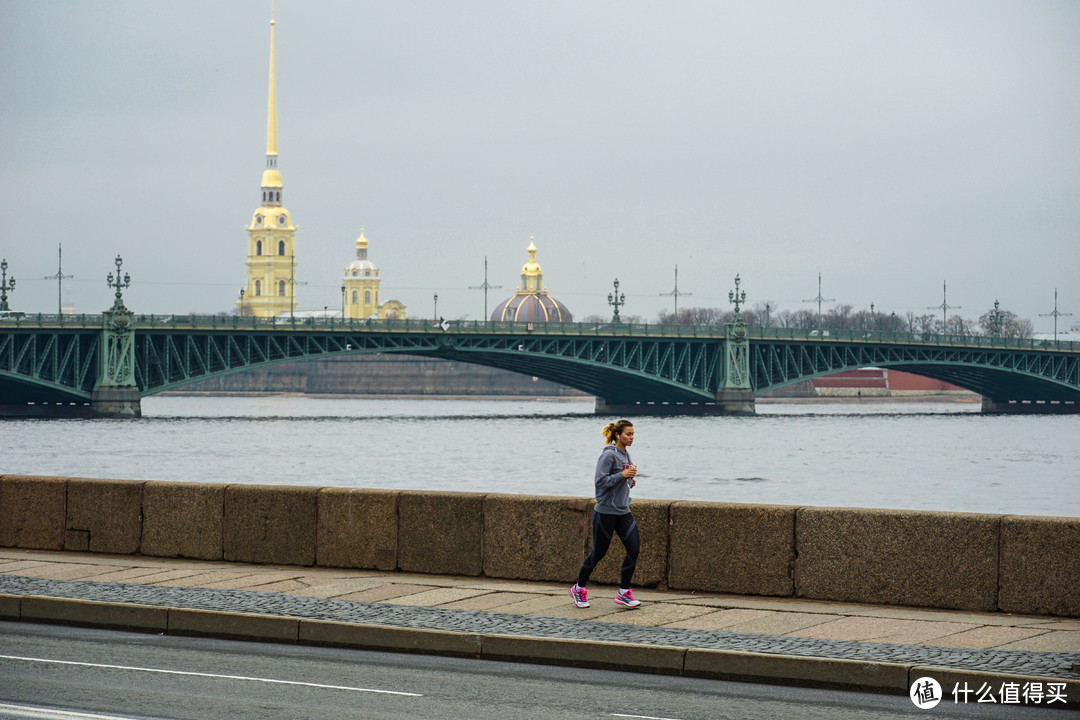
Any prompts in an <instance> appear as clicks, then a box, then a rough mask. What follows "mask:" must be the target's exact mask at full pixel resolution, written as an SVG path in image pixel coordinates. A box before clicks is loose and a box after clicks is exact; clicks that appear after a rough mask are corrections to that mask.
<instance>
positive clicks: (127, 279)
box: [106, 255, 131, 312]
mask: <svg viewBox="0 0 1080 720" xmlns="http://www.w3.org/2000/svg"><path fill="white" fill-rule="evenodd" d="M123 264H124V261H123V260H122V259H121V258H120V256H119V255H117V256H116V280H115V281H114V280H113V274H112V273H109V277H108V278H106V281H107V283H108V285H109V287H111V288H113V287H114V288H116V300H115V301H114V302H113V306H112V309H113V311H114V312H124V311H126V310H127V308H126V307H124V294H123V289H124V288H128V287H131V275H129V274H127V273H124V279H123V280H121V279H120V266H121V265H123Z"/></svg>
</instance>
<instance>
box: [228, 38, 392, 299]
mask: <svg viewBox="0 0 1080 720" xmlns="http://www.w3.org/2000/svg"><path fill="white" fill-rule="evenodd" d="M259 190H260V192H261V194H262V200H261V204H260V205H259V207H258V208H257V209H256V210H255V212H254V213H252V216H251V224H249V225H248V226H247V227H246V228H245V229H246V230H247V233H248V252H247V284H246V286H245V287H244V288H243V289H242V290H241V291H240V299H239V300H238V301H237V312H238V313H239V314H240V315H248V316H254V317H264V318H269V317H279V316H285V317H288V316H307V315H312V314H319V315H323V314H326V315H336V316H338V317H347V318H354V319H363V318H369V317H377V318H390V319H392V318H404V317H405V306H404V305H402V304H401V303H400V302H398V301H397V300H389V301H387V302H384V303H380V302H379V284H380V282H381V279H380V278H379V268H378V267H377V266H376V265H375V264H374V263H372V262H371V261H370V260H368V258H367V244H368V241H367V238H365V237H364V234H363V232H362V231H361V233H360V237H359V238H357V240H356V260H354V261H353V262H351V263H349V265H348V266H346V268H345V275H344V277H343V279H342V286H341V292H342V299H341V310H340V311H335V312H333V313H312V312H298V311H297V305H296V294H295V291H296V285H297V284H298V283H297V282H296V231H297V227H296V226H295V225H293V222H292V216H291V215H290V214H289V211H288V210H286V209H285V206H284V204H283V201H282V193H283V191H284V185H283V183H282V181H281V172H280V171H279V170H278V152H277V98H276V86H275V80H274V20H273V19H272V18H271V20H270V87H269V94H268V102H267V119H266V169H265V170H263V174H262V180H261V182H260V183H259ZM332 305H336V303H334V304H329V303H328V304H327V306H328V307H330V306H332Z"/></svg>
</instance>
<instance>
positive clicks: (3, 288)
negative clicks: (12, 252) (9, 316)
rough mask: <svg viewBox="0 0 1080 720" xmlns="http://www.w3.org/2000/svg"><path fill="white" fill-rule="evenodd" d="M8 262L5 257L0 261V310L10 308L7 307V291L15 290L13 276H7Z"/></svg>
mask: <svg viewBox="0 0 1080 720" xmlns="http://www.w3.org/2000/svg"><path fill="white" fill-rule="evenodd" d="M7 269H8V263H7V258H4V260H3V261H2V262H0V273H2V274H0V310H10V309H11V308H9V307H8V301H7V296H8V293H9V292H14V291H15V278H9V277H8V276H7Z"/></svg>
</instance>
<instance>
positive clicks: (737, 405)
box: [596, 390, 757, 417]
mask: <svg viewBox="0 0 1080 720" xmlns="http://www.w3.org/2000/svg"><path fill="white" fill-rule="evenodd" d="M596 414H597V415H619V416H620V417H631V416H634V415H638V416H641V415H743V416H745V415H756V414H757V411H756V409H755V407H754V391H753V390H722V391H720V392H719V393H717V394H716V400H715V401H714V402H688V403H683V402H643V403H641V402H610V401H608V400H605V399H604V398H602V397H597V398H596Z"/></svg>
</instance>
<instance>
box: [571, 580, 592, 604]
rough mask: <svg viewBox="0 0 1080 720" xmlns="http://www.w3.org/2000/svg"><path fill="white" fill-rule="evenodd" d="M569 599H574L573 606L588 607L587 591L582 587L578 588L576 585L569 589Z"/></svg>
mask: <svg viewBox="0 0 1080 720" xmlns="http://www.w3.org/2000/svg"><path fill="white" fill-rule="evenodd" d="M570 597H572V598H574V604H575V605H577V606H578V607H579V608H587V607H589V591H588V590H586V589H585V588H583V587H578V586H577V583H574V586H573V587H572V588H570Z"/></svg>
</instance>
